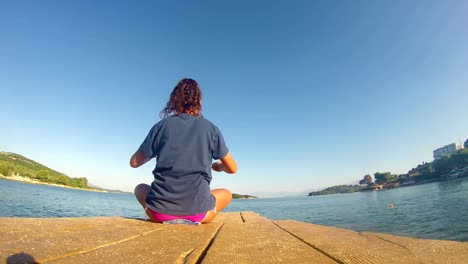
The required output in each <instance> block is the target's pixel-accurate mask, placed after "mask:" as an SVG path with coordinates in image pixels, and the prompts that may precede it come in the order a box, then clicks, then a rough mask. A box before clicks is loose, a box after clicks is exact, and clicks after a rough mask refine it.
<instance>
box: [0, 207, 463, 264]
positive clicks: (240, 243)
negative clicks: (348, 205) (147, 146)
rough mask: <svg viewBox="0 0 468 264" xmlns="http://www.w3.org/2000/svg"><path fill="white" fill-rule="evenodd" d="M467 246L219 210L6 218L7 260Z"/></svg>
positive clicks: (334, 257) (451, 250)
mask: <svg viewBox="0 0 468 264" xmlns="http://www.w3.org/2000/svg"><path fill="white" fill-rule="evenodd" d="M467 260H468V242H454V241H444V240H426V239H415V238H408V237H400V236H393V235H387V234H378V233H368V232H363V233H358V232H354V231H352V230H347V229H340V228H334V227H325V226H320V225H314V224H307V223H303V222H298V221H290V220H287V221H274V222H272V221H271V220H269V219H267V218H265V217H262V216H260V215H258V214H256V213H252V212H236V213H220V214H219V215H218V216H217V219H216V221H215V222H213V223H211V224H208V225H201V226H181V225H162V224H156V223H152V222H148V221H144V220H140V219H125V218H120V217H97V218H0V262H5V261H6V262H7V263H34V261H37V262H41V263H43V262H47V263H101V262H105V263H148V262H149V263H214V262H219V263H468V262H467Z"/></svg>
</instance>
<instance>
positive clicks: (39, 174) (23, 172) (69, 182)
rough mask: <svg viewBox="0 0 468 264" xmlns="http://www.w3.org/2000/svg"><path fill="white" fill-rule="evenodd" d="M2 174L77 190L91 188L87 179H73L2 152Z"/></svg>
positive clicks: (0, 158) (28, 160) (38, 164)
mask: <svg viewBox="0 0 468 264" xmlns="http://www.w3.org/2000/svg"><path fill="white" fill-rule="evenodd" d="M0 174H2V175H3V176H5V177H9V176H13V175H19V176H22V177H27V178H30V179H34V180H38V181H41V182H45V183H54V184H60V185H65V186H70V187H77V188H89V187H88V179H86V178H85V177H79V178H71V177H68V176H67V175H65V174H63V173H60V172H57V171H55V170H52V169H50V168H48V167H46V166H44V165H42V164H40V163H37V162H35V161H33V160H30V159H27V158H25V157H23V156H21V155H18V154H15V153H8V152H0Z"/></svg>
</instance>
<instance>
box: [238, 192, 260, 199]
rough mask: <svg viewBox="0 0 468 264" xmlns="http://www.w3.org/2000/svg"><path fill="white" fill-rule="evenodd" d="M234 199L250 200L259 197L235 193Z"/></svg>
mask: <svg viewBox="0 0 468 264" xmlns="http://www.w3.org/2000/svg"><path fill="white" fill-rule="evenodd" d="M232 198H233V199H249V198H257V197H255V196H252V195H247V194H237V193H233V194H232Z"/></svg>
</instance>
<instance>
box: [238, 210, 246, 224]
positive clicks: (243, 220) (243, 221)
mask: <svg viewBox="0 0 468 264" xmlns="http://www.w3.org/2000/svg"><path fill="white" fill-rule="evenodd" d="M239 214H240V217H241V219H242V223H245V218H244V216H243V215H242V212H239Z"/></svg>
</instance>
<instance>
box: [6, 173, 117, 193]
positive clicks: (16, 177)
mask: <svg viewBox="0 0 468 264" xmlns="http://www.w3.org/2000/svg"><path fill="white" fill-rule="evenodd" d="M0 179H4V180H9V181H17V182H23V183H29V184H39V185H50V186H56V187H61V188H68V189H75V190H82V191H89V192H104V193H108V192H109V191H105V190H97V189H84V188H77V187H71V186H66V185H61V184H55V183H47V182H41V181H39V180H36V179H31V178H28V177H23V176H21V175H13V176H9V177H6V176H3V175H0Z"/></svg>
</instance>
